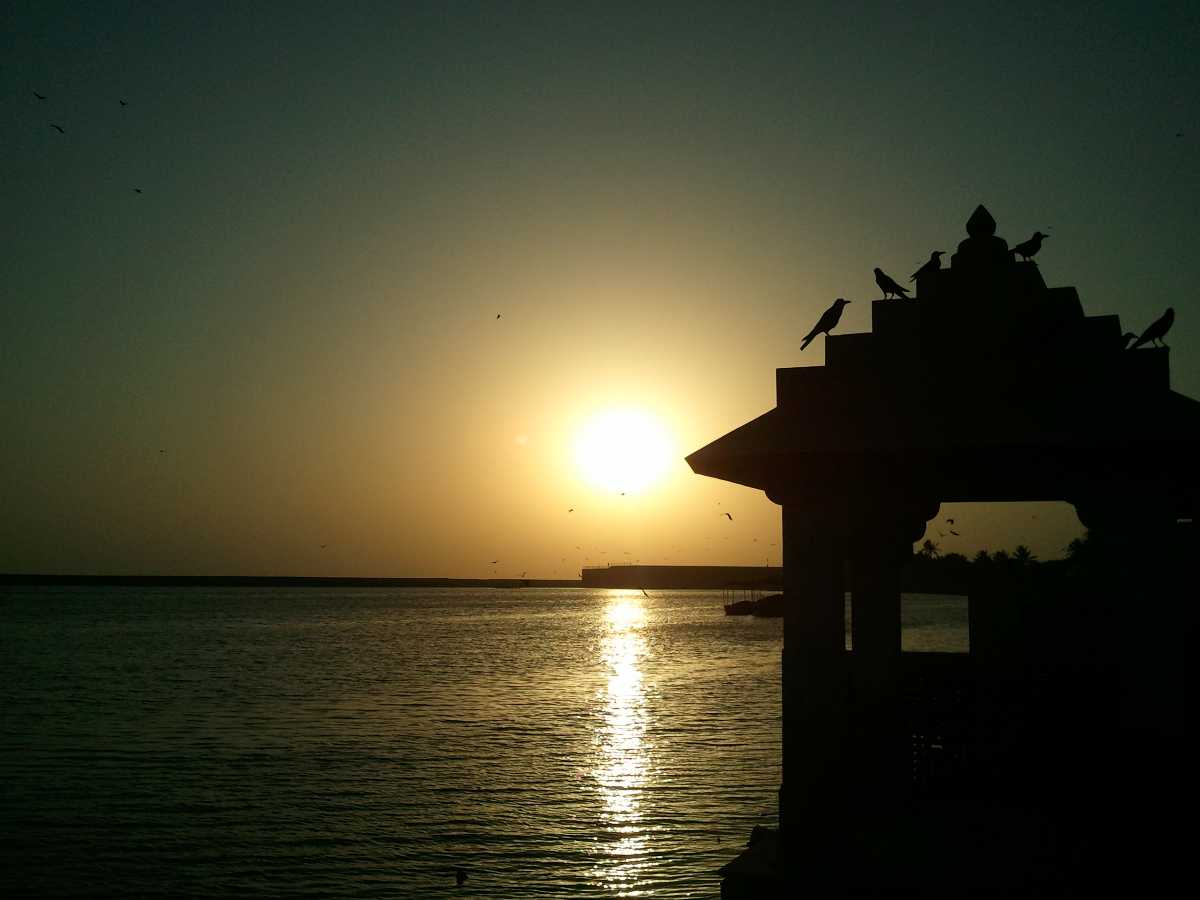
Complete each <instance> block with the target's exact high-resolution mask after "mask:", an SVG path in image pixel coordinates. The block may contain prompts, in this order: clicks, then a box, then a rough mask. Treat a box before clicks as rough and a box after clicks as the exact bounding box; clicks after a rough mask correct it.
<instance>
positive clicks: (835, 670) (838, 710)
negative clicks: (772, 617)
mask: <svg viewBox="0 0 1200 900" xmlns="http://www.w3.org/2000/svg"><path fill="white" fill-rule="evenodd" d="M822 512H823V511H822V510H820V509H815V508H813V506H812V505H809V504H802V503H795V502H793V503H788V502H785V503H784V504H783V553H784V555H783V571H784V593H785V595H786V614H785V616H784V639H783V644H784V646H783V786H782V787H780V791H779V795H780V796H779V819H780V826H781V830H782V833H783V841H784V847H785V852H787V848H793V849H795V850H796V852H797V853H798V852H800V848H803V849H804V851H805V852H804V856H805V858H808V859H810V861H811V856H812V851H813V850H815V849H816V848H818V847H819V846H821V845H822V844H825V843H827V842H830V841H834V840H836V835H837V829H836V827H835V823H836V821H837V819H838V818H839V817H840V815H841V814H842V811H843V808H844V790H845V786H846V785H845V773H844V771H843V769H844V761H845V756H844V751H845V740H846V725H847V720H846V652H845V624H844V601H843V597H844V576H843V572H844V566H845V552H846V544H845V539H844V537H842V535H841V533H840V532H839V530H838V529H837V528H836V526H832V527H831V523H830V517H828V516H826V515H822ZM789 858H791V859H796V858H797V857H796V855H795V854H792V855H791V856H790V857H789Z"/></svg>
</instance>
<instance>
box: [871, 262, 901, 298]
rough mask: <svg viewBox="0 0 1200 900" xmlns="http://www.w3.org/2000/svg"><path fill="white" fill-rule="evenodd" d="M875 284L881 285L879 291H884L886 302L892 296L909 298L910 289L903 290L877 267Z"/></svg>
mask: <svg viewBox="0 0 1200 900" xmlns="http://www.w3.org/2000/svg"><path fill="white" fill-rule="evenodd" d="M875 283H876V284H877V285H879V289H880V290H881V291H883V299H884V300H886V299H887V298H888V297H889V296H890V295H891V294H895V295H896V296H897V297H907V296H908V288H902V287H900V285H898V284H896V282H894V281H892V279H891V278H889V277H888V276H887V274H885V273H884V271H883V269H881V268H879V267H878V266H876V267H875Z"/></svg>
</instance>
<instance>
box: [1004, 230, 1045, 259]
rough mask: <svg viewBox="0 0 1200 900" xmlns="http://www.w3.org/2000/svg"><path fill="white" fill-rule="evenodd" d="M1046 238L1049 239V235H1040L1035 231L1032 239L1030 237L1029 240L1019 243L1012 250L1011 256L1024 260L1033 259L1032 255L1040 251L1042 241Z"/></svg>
mask: <svg viewBox="0 0 1200 900" xmlns="http://www.w3.org/2000/svg"><path fill="white" fill-rule="evenodd" d="M1048 237H1050V235H1048V234H1042V233H1041V232H1040V231H1035V232H1034V233H1033V237H1031V238H1030V239H1029V240H1027V241H1021V243H1019V244H1017V245H1016V246H1015V247H1013V248H1012V252H1013V255H1014V256H1019V257H1021V258H1022V259H1025V260H1029V259H1033V256H1034V254H1036V253H1037V252H1038V251H1039V250H1041V249H1042V240H1043V239H1044V238H1048Z"/></svg>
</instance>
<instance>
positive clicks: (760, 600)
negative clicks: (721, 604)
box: [725, 594, 783, 619]
mask: <svg viewBox="0 0 1200 900" xmlns="http://www.w3.org/2000/svg"><path fill="white" fill-rule="evenodd" d="M725 615H727V616H758V617H760V618H767V619H777V618H779V617H781V616H782V615H783V594H766V595H764V596H762V597H747V598H744V599H742V600H735V601H733V602H731V603H726V604H725Z"/></svg>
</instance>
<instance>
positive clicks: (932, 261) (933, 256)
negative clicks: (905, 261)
mask: <svg viewBox="0 0 1200 900" xmlns="http://www.w3.org/2000/svg"><path fill="white" fill-rule="evenodd" d="M945 252H946V251H945V250H934V251H933V252H932V253H930V254H929V262H927V263H925V265H923V266H921V268H919V269H917V271H915V272H913V273H912V278H910V279H908V280H909V281H916V280H917V276H918V275H924V274H926V273H927V272H936V271H937V270H938V269H940V268H941V267H942V254H944V253H945ZM875 271H876V272H878V271H879V270H878V269H876V270H875ZM875 280H876V281H878V280H879V276H878V275H877V276H875ZM880 287H883V285H880Z"/></svg>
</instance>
